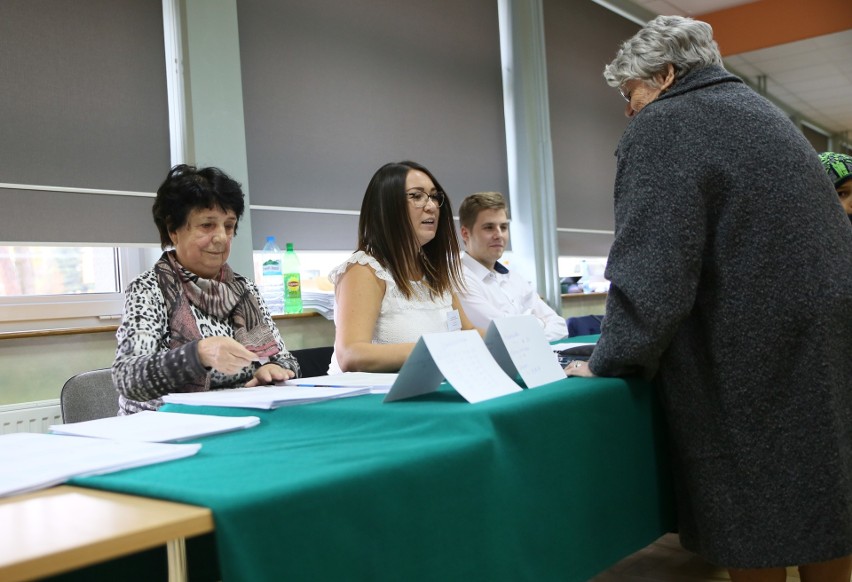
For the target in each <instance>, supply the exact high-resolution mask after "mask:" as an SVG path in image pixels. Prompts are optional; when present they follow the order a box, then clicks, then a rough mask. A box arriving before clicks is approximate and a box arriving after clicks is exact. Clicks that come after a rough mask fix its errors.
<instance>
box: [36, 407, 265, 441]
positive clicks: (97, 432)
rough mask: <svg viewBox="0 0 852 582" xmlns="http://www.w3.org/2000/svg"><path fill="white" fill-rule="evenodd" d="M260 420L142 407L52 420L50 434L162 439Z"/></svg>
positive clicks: (195, 435)
mask: <svg viewBox="0 0 852 582" xmlns="http://www.w3.org/2000/svg"><path fill="white" fill-rule="evenodd" d="M258 424H260V419H259V418H258V417H256V416H213V415H208V414H184V413H180V412H154V411H151V410H145V411H142V412H137V413H136V414H130V415H128V416H111V417H109V418H99V419H97V420H88V421H86V422H72V423H69V424H54V425H51V426H50V428H49V430H50V432H52V433H53V434H64V435H70V436H83V437H94V438H101V439H114V440H129V441H146V442H149V443H165V442H169V441H182V440H187V439H192V438H198V437H203V436H208V435H212V434H218V433H222V432H230V431H233V430H240V429H243V428H250V427H252V426H257V425H258Z"/></svg>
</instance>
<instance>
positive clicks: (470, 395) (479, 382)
mask: <svg viewBox="0 0 852 582" xmlns="http://www.w3.org/2000/svg"><path fill="white" fill-rule="evenodd" d="M445 379H446V380H447V382H448V383H449V384H450V385H451V386H452V387H453V388H455V390H456V391H457V392H458V393H459V394H461V395H462V396H463V397H464V399H465V400H467V401H468V402H471V403H475V402H481V401H483V400H488V399H490V398H496V397H498V396H505V395H506V394H511V393H513V392H520V391H521V388H520V387H519V386H518V385H517V384H515V382H514V381H513V380H512V379H511V378H509V376H507V375H506V373H505V372H504V371H503V370H502V369H501V368H500V366H499V365H498V364H497V362H496V361H494V358H493V357H492V356H491V353H490V352H489V351H488V348H486V347H485V343H484V342H483V341H482V336H480V335H479V332H477V331H474V330H465V331H453V332H443V333H427V334H423V335H422V336H421V337H420V339H419V340H417V343H416V344H415V346H414V350H412V352H411V354H410V355H409V356H408V359H407V360H406V361H405V364H403V366H402V368H401V369H400V371H399V377H398V378H397V379H396V382H394V384H393V386H392V387H391V389H390V391H389V392H388V394H387V396H385V399H384V402H393V401H395V400H402V399H405V398H411V397H412V396H419V395H421V394H427V393H429V392H434V391H435V390H437V389H438V386H440V385H441V382H443V381H444V380H445Z"/></svg>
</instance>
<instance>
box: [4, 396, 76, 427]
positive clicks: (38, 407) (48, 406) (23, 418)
mask: <svg viewBox="0 0 852 582" xmlns="http://www.w3.org/2000/svg"><path fill="white" fill-rule="evenodd" d="M61 423H62V412H61V411H60V409H59V400H40V401H38V402H25V403H22V404H6V405H3V406H0V434H7V433H10V432H47V427H49V426H50V425H51V424H61Z"/></svg>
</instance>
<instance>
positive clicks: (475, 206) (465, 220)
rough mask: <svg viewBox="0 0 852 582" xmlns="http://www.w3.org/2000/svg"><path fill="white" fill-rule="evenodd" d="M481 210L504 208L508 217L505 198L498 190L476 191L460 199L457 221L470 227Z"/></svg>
mask: <svg viewBox="0 0 852 582" xmlns="http://www.w3.org/2000/svg"><path fill="white" fill-rule="evenodd" d="M483 210H505V211H506V218H508V217H509V208H508V207H507V206H506V199H505V198H504V197H503V195H502V194H500V193H499V192H477V193H476V194H471V195H470V196H468V197H467V198H465V199H464V200H462V203H461V206H459V223H460V224H461V225H462V226H464V227H465V228H468V229H471V228H473V225H474V224H476V218H477V217H478V216H479V213H480V212H482V211H483Z"/></svg>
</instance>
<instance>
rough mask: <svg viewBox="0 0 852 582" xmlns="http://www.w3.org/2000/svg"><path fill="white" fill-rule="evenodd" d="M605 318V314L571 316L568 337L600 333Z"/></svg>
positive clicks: (568, 321)
mask: <svg viewBox="0 0 852 582" xmlns="http://www.w3.org/2000/svg"><path fill="white" fill-rule="evenodd" d="M603 320H604V316H603V315H581V316H579V317H569V318H568V320H567V323H568V337H573V336H575V335H593V334H596V333H600V332H601V324H602V323H603Z"/></svg>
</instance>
